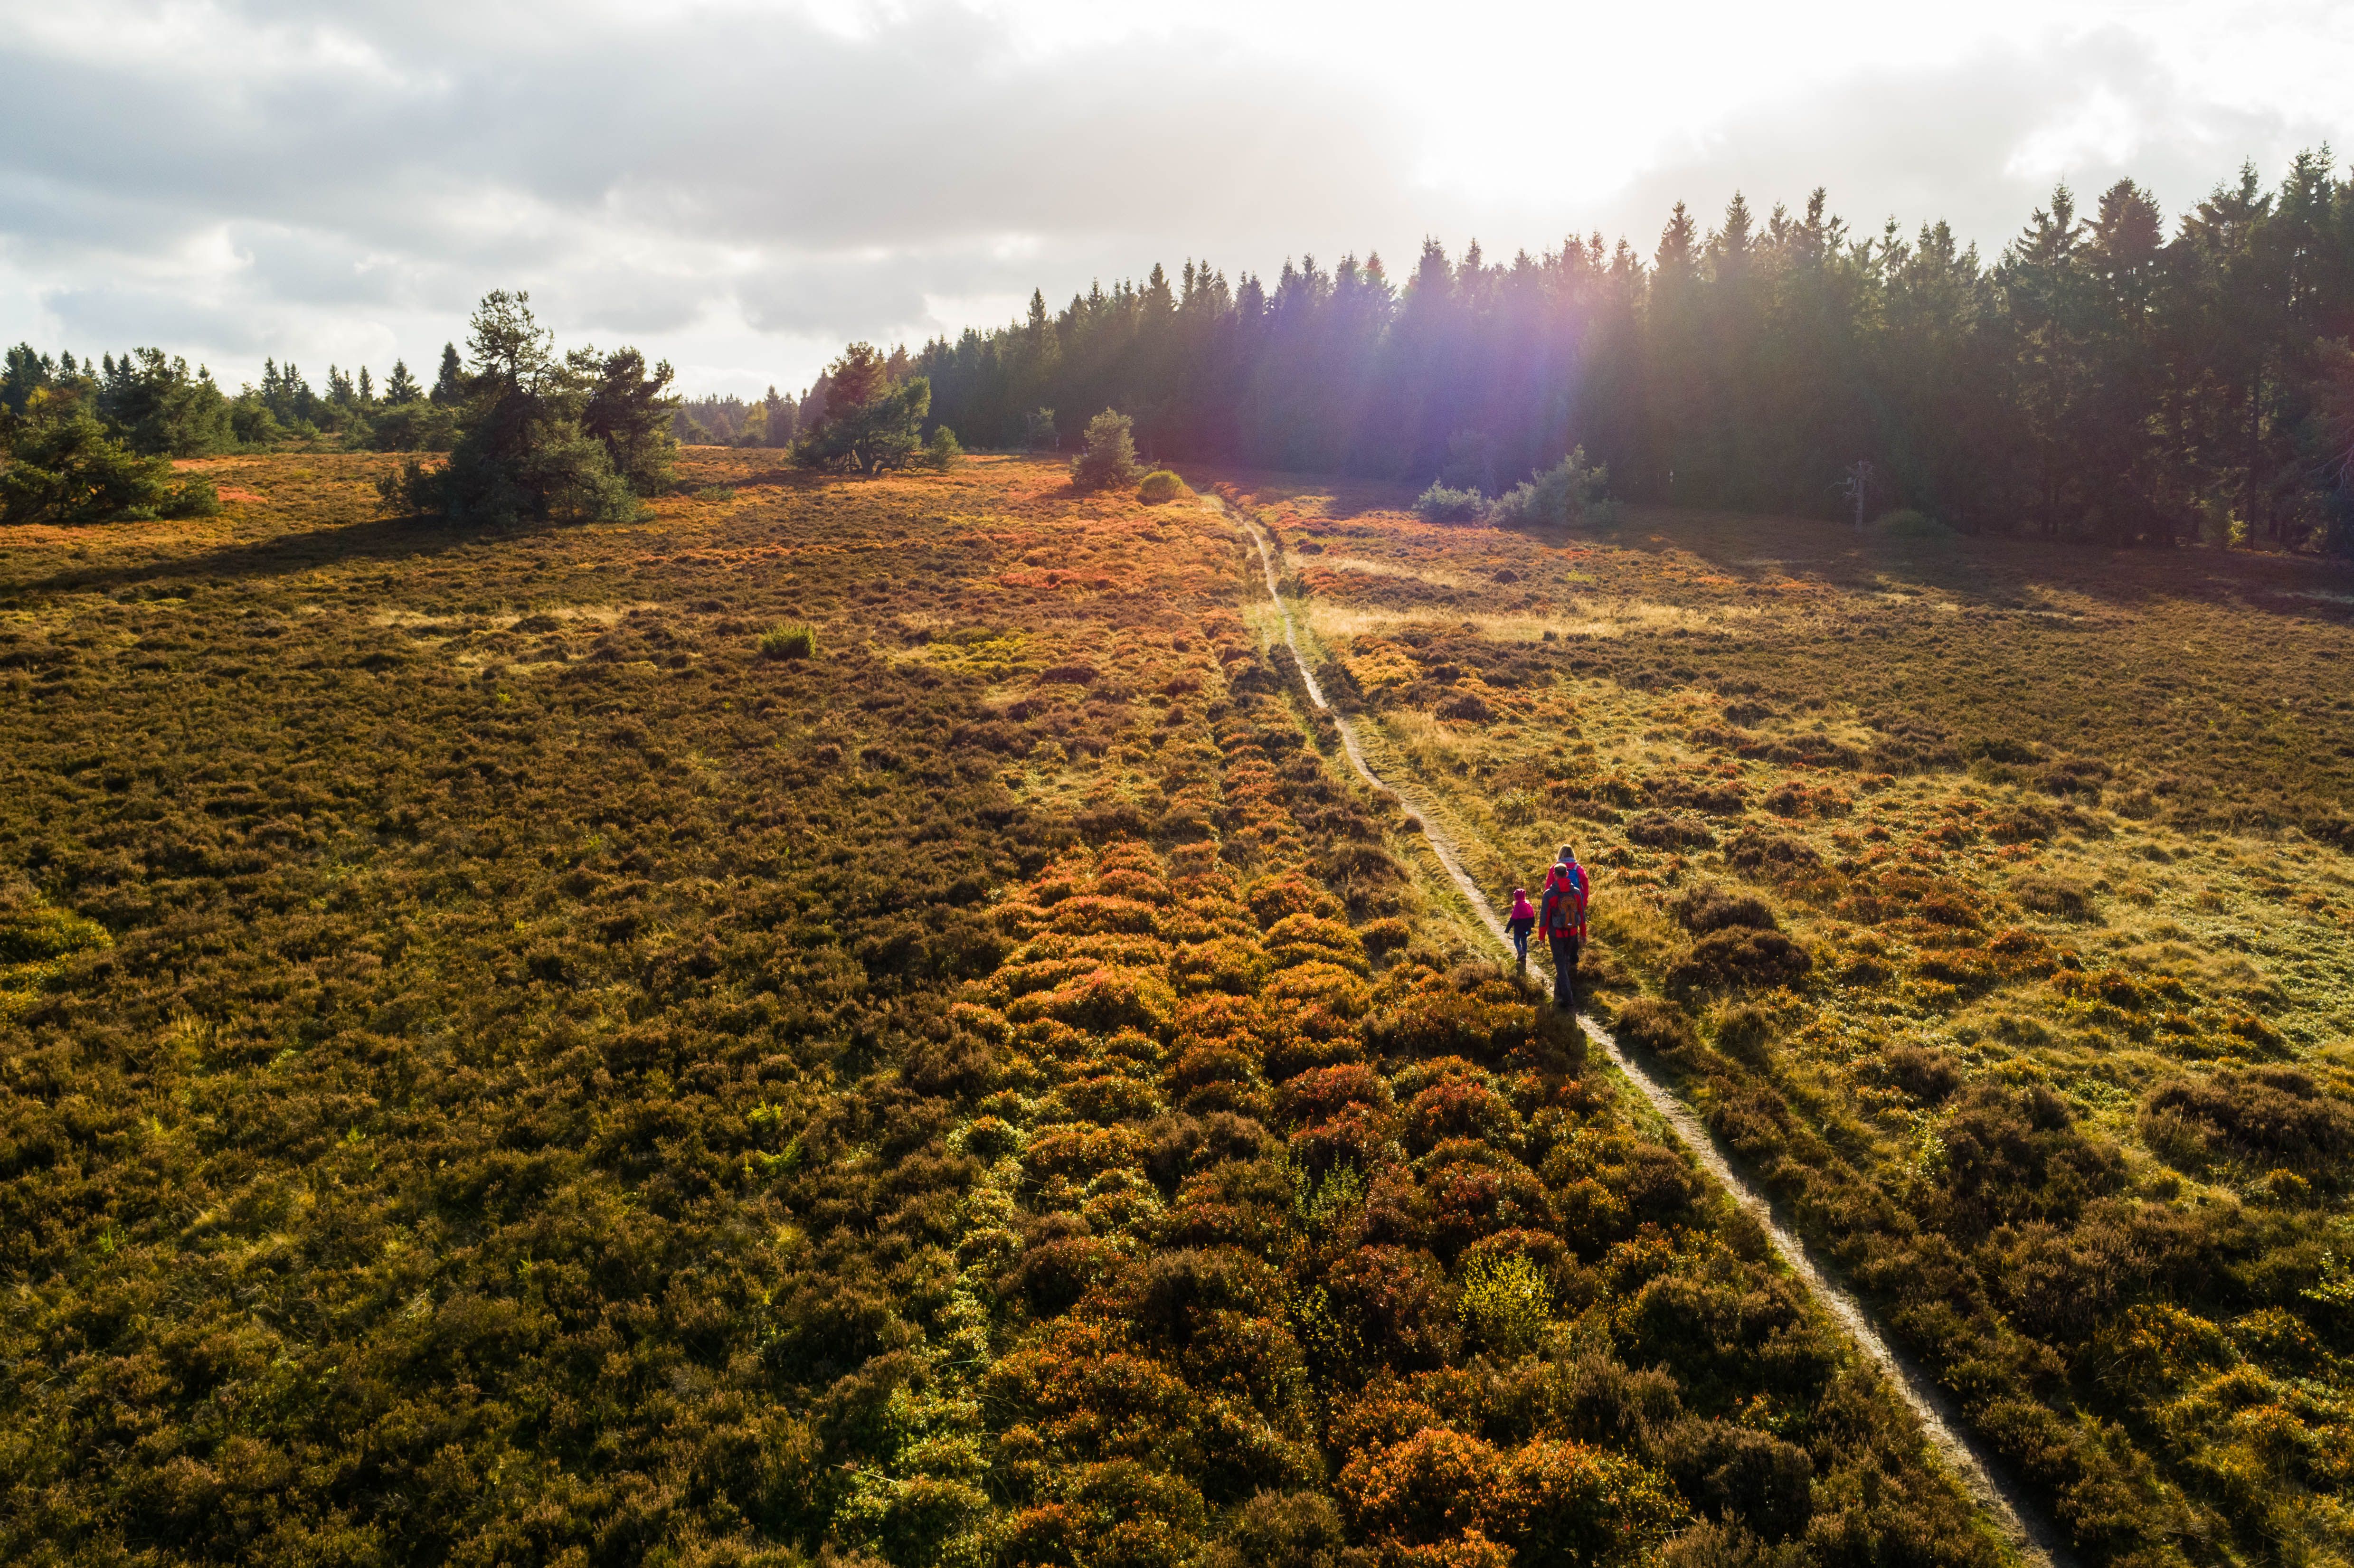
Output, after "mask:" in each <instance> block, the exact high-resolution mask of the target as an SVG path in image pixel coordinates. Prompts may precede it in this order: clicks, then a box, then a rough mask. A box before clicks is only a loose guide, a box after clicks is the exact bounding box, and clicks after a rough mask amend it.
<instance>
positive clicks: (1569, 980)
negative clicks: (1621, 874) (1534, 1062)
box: [1537, 844, 1593, 1017]
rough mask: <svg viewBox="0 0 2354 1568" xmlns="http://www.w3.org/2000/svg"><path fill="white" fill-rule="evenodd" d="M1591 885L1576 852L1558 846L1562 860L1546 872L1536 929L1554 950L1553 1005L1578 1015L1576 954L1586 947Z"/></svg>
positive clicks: (1566, 846) (1570, 848) (1566, 847)
mask: <svg viewBox="0 0 2354 1568" xmlns="http://www.w3.org/2000/svg"><path fill="white" fill-rule="evenodd" d="M1592 886H1593V883H1592V882H1591V881H1590V880H1589V879H1588V878H1587V876H1586V874H1585V867H1584V866H1582V865H1580V864H1578V863H1577V851H1576V850H1575V848H1573V847H1572V846H1570V845H1568V844H1564V845H1562V846H1561V858H1560V859H1559V860H1557V861H1555V862H1554V863H1553V869H1552V870H1551V871H1548V872H1546V873H1545V880H1544V897H1543V901H1542V902H1541V903H1540V904H1539V905H1538V907H1537V929H1538V930H1539V931H1540V932H1542V933H1543V936H1544V939H1545V946H1546V947H1548V948H1552V949H1553V1005H1554V1006H1555V1007H1558V1008H1561V1009H1563V1010H1564V1012H1568V1013H1569V1014H1570V1015H1571V1016H1572V1017H1575V1016H1576V1013H1577V955H1578V953H1579V951H1580V950H1581V949H1583V948H1585V897H1586V894H1587V892H1588V891H1589V890H1590V889H1591V888H1592Z"/></svg>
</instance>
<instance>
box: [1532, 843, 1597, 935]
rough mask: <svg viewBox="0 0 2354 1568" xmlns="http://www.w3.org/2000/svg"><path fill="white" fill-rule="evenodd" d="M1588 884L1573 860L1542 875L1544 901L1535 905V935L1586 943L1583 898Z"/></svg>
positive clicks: (1578, 865)
mask: <svg viewBox="0 0 2354 1568" xmlns="http://www.w3.org/2000/svg"><path fill="white" fill-rule="evenodd" d="M1589 887H1590V883H1589V882H1588V881H1587V878H1586V875H1585V867H1584V866H1582V865H1580V864H1578V863H1576V862H1575V861H1574V860H1573V861H1567V862H1564V863H1560V864H1557V865H1555V866H1554V867H1553V869H1552V870H1551V871H1549V872H1547V873H1545V885H1544V900H1543V903H1541V904H1540V905H1539V906H1537V935H1538V936H1540V937H1543V938H1548V939H1550V938H1554V937H1568V938H1573V939H1575V940H1576V941H1580V942H1583V941H1584V940H1585V898H1586V894H1587V891H1588V889H1589Z"/></svg>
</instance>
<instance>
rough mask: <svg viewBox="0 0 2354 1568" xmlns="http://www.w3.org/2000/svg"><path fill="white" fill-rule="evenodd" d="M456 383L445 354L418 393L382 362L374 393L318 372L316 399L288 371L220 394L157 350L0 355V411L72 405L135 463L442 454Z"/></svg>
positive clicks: (456, 372) (270, 371)
mask: <svg viewBox="0 0 2354 1568" xmlns="http://www.w3.org/2000/svg"><path fill="white" fill-rule="evenodd" d="M465 384H466V372H465V368H464V366H463V364H462V363H461V360H460V359H459V356H458V349H457V345H456V344H443V345H442V349H441V364H440V372H439V374H438V375H437V376H436V377H435V379H434V381H433V384H432V385H431V386H430V387H426V386H424V385H423V384H421V383H419V381H418V379H417V378H416V377H415V376H413V375H411V374H410V372H409V369H408V365H407V364H406V363H405V362H404V361H401V360H398V359H396V360H395V361H393V365H392V370H391V372H390V373H389V374H388V375H387V376H385V378H384V381H383V382H382V384H381V385H379V384H378V383H377V382H376V379H375V377H374V376H372V375H370V373H369V372H368V370H367V368H366V366H360V367H358V368H356V369H355V370H350V371H346V370H344V369H342V368H340V367H338V366H333V365H330V366H327V383H326V390H325V391H323V392H322V391H320V390H318V389H317V388H315V387H313V386H312V385H311V382H310V378H309V377H308V376H304V375H303V374H302V369H301V368H300V367H299V366H296V365H295V364H294V363H293V362H292V360H289V361H288V362H287V363H286V364H284V365H282V366H281V365H280V364H279V363H278V362H277V361H276V360H275V359H269V360H264V361H263V362H262V368H261V384H260V386H258V387H256V386H251V385H248V386H245V387H240V388H239V390H238V391H237V393H236V394H235V395H234V396H231V395H229V394H228V393H225V392H223V391H222V390H221V388H220V387H219V384H218V383H217V382H215V381H214V380H213V376H212V372H211V371H210V370H208V369H207V368H206V367H205V366H201V365H199V366H196V368H195V369H194V370H191V369H189V367H188V362H187V360H186V358H184V357H181V356H178V355H166V354H165V353H164V351H163V350H162V349H160V348H134V349H132V350H131V351H130V352H128V353H126V354H124V355H122V357H121V358H119V359H118V358H117V357H115V356H114V355H111V354H108V355H101V356H100V357H99V358H97V359H94V360H91V359H80V360H78V359H76V358H75V357H74V355H72V354H70V353H66V354H59V355H48V354H43V353H41V352H40V351H38V350H37V349H36V348H34V347H33V345H32V344H25V343H20V344H17V345H16V347H14V348H12V349H9V350H8V351H7V355H6V357H5V363H0V406H5V408H6V409H7V410H8V412H9V413H10V414H12V415H17V416H22V415H24V414H25V413H26V412H27V409H28V408H30V406H31V404H32V402H33V398H34V396H35V394H37V393H41V392H47V393H48V394H49V395H50V397H51V398H52V399H54V400H67V401H72V402H75V403H78V404H80V406H81V407H82V408H84V409H85V410H86V411H88V412H89V413H90V414H91V415H92V416H93V417H95V418H97V419H98V420H99V421H100V422H101V424H102V425H103V426H104V427H105V428H106V430H107V433H108V435H109V437H110V438H111V439H112V440H116V441H118V442H120V443H121V444H122V445H123V446H124V447H126V448H128V449H129V450H131V451H133V452H135V453H137V454H139V455H141V456H144V457H167V458H193V457H214V456H217V455H219V454H221V453H224V452H236V451H252V450H266V449H268V448H271V447H276V446H281V445H284V444H286V443H289V442H301V443H306V444H308V443H317V442H326V443H329V444H331V445H334V446H340V447H348V448H359V449H364V450H377V451H419V450H429V451H430V450H448V448H449V446H450V444H451V440H453V439H454V437H455V422H454V421H455V418H456V415H455V409H456V408H457V406H458V405H459V404H460V403H461V401H463V399H464V397H465Z"/></svg>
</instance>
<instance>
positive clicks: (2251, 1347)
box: [1224, 476, 2354, 1563]
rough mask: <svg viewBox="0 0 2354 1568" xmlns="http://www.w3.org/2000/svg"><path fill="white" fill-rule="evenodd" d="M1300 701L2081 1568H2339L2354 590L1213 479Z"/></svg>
mask: <svg viewBox="0 0 2354 1568" xmlns="http://www.w3.org/2000/svg"><path fill="white" fill-rule="evenodd" d="M1224 488H1225V493H1227V494H1228V495H1229V496H1231V497H1232V498H1233V499H1234V500H1235V503H1237V504H1238V505H1240V506H1242V507H1245V508H1246V509H1248V510H1249V511H1250V512H1251V514H1253V515H1255V516H1257V518H1258V519H1259V520H1260V521H1261V522H1262V523H1264V524H1267V525H1268V526H1269V527H1271V528H1272V529H1273V530H1274V531H1275V533H1276V535H1277V536H1278V539H1279V541H1280V544H1281V546H1282V548H1283V551H1284V555H1283V559H1282V563H1281V566H1282V570H1283V571H1284V573H1285V589H1286V592H1287V595H1288V596H1289V597H1291V598H1292V599H1294V600H1295V609H1296V613H1297V615H1298V618H1299V620H1300V621H1301V623H1302V625H1303V627H1304V628H1305V629H1306V630H1308V631H1310V633H1312V637H1313V640H1314V648H1313V650H1312V652H1311V654H1310V659H1311V662H1316V663H1318V664H1319V665H1320V669H1321V673H1322V676H1323V680H1324V683H1325V685H1326V689H1327V690H1328V692H1331V693H1333V694H1336V700H1337V701H1338V702H1339V704H1340V705H1342V706H1344V707H1345V708H1348V709H1350V710H1352V711H1353V712H1354V713H1356V714H1357V715H1358V722H1359V725H1360V726H1361V730H1362V733H1363V736H1364V737H1365V739H1366V740H1367V742H1368V749H1369V751H1370V752H1371V753H1373V757H1374V762H1375V766H1376V767H1377V768H1384V770H1385V776H1387V777H1391V778H1393V779H1397V780H1399V781H1400V782H1401V783H1402V785H1403V786H1404V787H1405V789H1407V791H1408V794H1409V796H1410V798H1411V799H1412V800H1413V803H1414V806H1415V809H1416V810H1418V811H1420V812H1422V813H1423V814H1424V815H1426V817H1429V818H1430V819H1431V820H1432V821H1434V823H1436V824H1437V825H1439V826H1441V827H1443V828H1445V829H1446V830H1447V831H1449V832H1452V833H1453V834H1454V835H1455V836H1456V837H1457V839H1458V841H1459V842H1461V843H1462V845H1463V846H1464V849H1465V852H1466V859H1467V864H1469V866H1470V867H1472V868H1473V869H1474V871H1475V873H1476V874H1478V875H1479V876H1480V877H1481V878H1482V880H1483V881H1484V882H1485V883H1486V884H1487V885H1490V887H1492V888H1496V889H1499V890H1508V889H1509V888H1510V887H1511V885H1514V884H1515V883H1516V882H1517V883H1522V884H1527V885H1534V884H1535V881H1536V879H1537V878H1538V877H1540V876H1541V875H1542V874H1543V866H1544V864H1545V863H1546V861H1547V860H1548V859H1549V858H1550V855H1551V852H1552V850H1553V846H1554V845H1556V844H1558V843H1560V842H1564V841H1571V842H1575V843H1576V844H1577V845H1578V846H1579V847H1580V850H1581V853H1582V854H1583V855H1584V857H1585V860H1586V861H1587V862H1588V863H1589V864H1591V865H1593V866H1594V867H1595V868H1596V874H1597V894H1596V935H1597V939H1596V944H1595V948H1594V950H1593V951H1592V952H1591V953H1590V954H1589V955H1588V958H1587V960H1586V962H1587V964H1588V965H1589V966H1591V969H1592V972H1591V973H1590V974H1589V975H1588V976H1587V979H1588V980H1589V982H1590V983H1591V984H1592V985H1593V986H1595V987H1596V988H1598V989H1599V993H1600V994H1601V996H1602V997H1603V998H1604V1001H1605V1004H1606V1011H1608V1012H1611V1013H1613V1014H1614V1015H1615V1017H1616V1018H1617V1024H1618V1029H1619V1033H1620V1036H1621V1039H1622V1041H1624V1042H1626V1043H1628V1044H1632V1045H1635V1046H1637V1047H1638V1048H1641V1049H1643V1050H1646V1051H1648V1052H1649V1053H1651V1054H1653V1056H1654V1057H1655V1059H1657V1060H1658V1061H1659V1062H1660V1063H1661V1064H1662V1065H1664V1066H1665V1068H1666V1069H1667V1070H1668V1071H1669V1072H1670V1075H1671V1076H1672V1077H1673V1078H1674V1079H1675V1080H1676V1081H1677V1082H1678V1083H1679V1084H1680V1086H1681V1088H1682V1090H1683V1091H1684V1092H1685V1093H1686V1094H1688V1095H1689V1096H1690V1097H1691V1099H1692V1100H1693V1101H1694V1102H1695V1104H1696V1105H1697V1106H1699V1107H1701V1108H1702V1110H1703V1111H1704V1113H1705V1115H1706V1116H1707V1118H1708V1120H1709V1121H1710V1123H1711V1125H1712V1127H1713V1128H1715V1129H1716V1130H1717V1132H1718V1133H1719V1134H1720V1136H1721V1137H1723V1139H1725V1140H1726V1141H1727V1142H1728V1143H1730V1144H1731V1145H1732V1146H1733V1147H1734V1149H1736V1150H1738V1151H1739V1152H1740V1153H1741V1155H1742V1156H1743V1157H1744V1159H1745V1160H1746V1161H1747V1163H1748V1164H1749V1165H1750V1167H1751V1168H1752V1170H1753V1171H1755V1173H1756V1174H1757V1175H1758V1176H1759V1177H1760V1178H1761V1179H1762V1180H1763V1181H1765V1183H1766V1185H1767V1186H1768V1187H1769V1188H1770V1189H1771V1190H1772V1191H1774V1192H1776V1193H1777V1194H1778V1195H1779V1196H1780V1198H1781V1199H1782V1200H1783V1201H1784V1202H1786V1203H1787V1205H1788V1207H1789V1208H1790V1210H1791V1212H1792V1213H1793V1214H1794V1215H1795V1216H1796V1218H1797V1222H1798V1224H1800V1226H1801V1228H1802V1229H1803V1230H1804V1231H1805V1232H1806V1233H1807V1234H1808V1235H1809V1237H1810V1238H1811V1239H1812V1240H1813V1241H1815V1242H1816V1243H1818V1244H1819V1245H1820V1246H1821V1247H1822V1248H1823V1249H1824V1250H1825V1251H1826V1252H1827V1253H1828V1254H1829V1255H1830V1256H1831V1257H1833V1258H1835V1259H1836V1260H1838V1262H1839V1264H1840V1266H1841V1267H1842V1268H1843V1270H1844V1271H1845V1272H1846V1273H1847V1275H1848V1276H1849V1277H1850V1279H1851V1280H1852V1282H1853V1283H1854V1284H1856V1285H1857V1286H1858V1287H1860V1288H1861V1290H1862V1291H1863V1293H1864V1294H1865V1295H1866V1296H1867V1298H1870V1299H1871V1300H1872V1302H1873V1304H1874V1305H1875V1307H1876V1308H1877V1309H1878V1310H1879V1311H1880V1312H1881V1313H1882V1315H1883V1317H1884V1318H1885V1319H1886V1320H1887V1321H1889V1322H1890V1323H1891V1324H1892V1325H1893V1327H1894V1328H1895V1330H1897V1332H1898V1335H1899V1337H1900V1338H1901V1339H1903V1340H1905V1341H1906V1342H1907V1343H1908V1344H1909V1345H1910V1347H1911V1348H1912V1349H1914V1351H1917V1352H1918V1353H1919V1354H1920V1355H1921V1356H1922V1357H1923V1358H1924V1359H1925V1361H1927V1363H1928V1364H1929V1365H1930V1366H1931V1367H1932V1368H1933V1369H1934V1370H1935V1373H1936V1375H1937V1376H1938V1377H1939V1378H1940V1379H1941V1380H1942V1381H1943V1382H1944V1383H1945V1384H1946V1386H1947V1387H1948V1388H1950V1389H1951V1390H1952V1391H1953V1392H1954V1393H1956V1395H1957V1396H1958V1397H1959V1399H1960V1401H1961V1402H1962V1404H1963V1405H1964V1407H1965V1408H1966V1409H1967V1412H1968V1414H1969V1417H1970V1419H1971V1421H1972V1422H1973V1423H1974V1424H1975V1425H1977V1426H1978V1428H1979V1430H1980V1431H1981V1432H1983V1433H1984V1434H1986V1435H1987V1436H1988V1437H1989V1438H1990V1439H1991V1440H1992V1442H1993V1443H1994V1445H1995V1446H1996V1447H1997V1448H1998V1450H1999V1452H2000V1453H2001V1454H2002V1455H2003V1456H2004V1457H2005V1459H2006V1461H2007V1462H2008V1463H2009V1466H2010V1467H2012V1468H2013V1470H2014V1471H2015V1472H2016V1473H2017V1474H2018V1475H2020V1477H2022V1478H2024V1479H2025V1481H2026V1482H2027V1484H2028V1485H2029V1486H2030V1488H2031V1489H2032V1490H2033V1491H2034V1492H2036V1493H2037V1494H2039V1495H2040V1496H2041V1497H2042V1498H2043V1499H2045V1501H2046V1504H2047V1506H2048V1507H2049V1508H2050V1510H2051V1511H2052V1515H2053V1516H2054V1518H2055V1519H2057V1520H2059V1521H2060V1522H2061V1524H2062V1527H2063V1528H2064V1529H2065V1530H2066V1531H2068V1532H2069V1533H2070V1534H2071V1535H2073V1538H2074V1540H2075V1542H2076V1544H2077V1547H2078V1549H2079V1550H2080V1552H2083V1553H2084V1556H2085V1557H2086V1558H2087V1559H2089V1560H2093V1561H2110V1562H2134V1563H2180V1562H2191V1563H2347V1562H2349V1561H2354V1508H2350V1507H2349V1500H2348V1499H2349V1497H2354V1203H2349V1197H2354V1192H2350V1191H2349V1189H2354V1176H2349V1170H2350V1169H2354V1165H2349V1161H2354V858H2349V853H2354V826H2349V817H2348V813H2349V810H2354V630H2349V620H2354V576H2349V574H2348V573H2346V572H2344V571H2343V570H2332V569H2329V568H2324V567H2316V566H2315V565H2314V564H2312V563H2310V562H2305V561H2298V562H2291V561H2287V560H2283V559H2279V558H2270V559H2267V558H2262V557H2252V556H2239V555H2233V556H2225V555H2221V554H2219V553H2216V552H2212V551H2197V552H2183V553H2169V552H2133V553H2124V552H2110V551H2094V550H2083V551H2060V552H2053V551H2052V550H2050V549H2049V548H2045V547H2040V546H2039V547H2031V546H2024V545H2013V544H2008V543H2005V542H2001V541H1993V540H1962V539H1958V538H1955V537H1953V536H1951V535H1937V534H1935V533H1928V534H1927V535H1926V536H1912V537H1903V536H1898V537H1891V536H1886V535H1882V534H1879V533H1876V532H1875V533H1871V534H1867V535H1857V534H1856V533H1855V532H1854V531H1853V530H1851V529H1848V528H1842V527H1840V526H1837V525H1834V524H1821V523H1813V522H1806V521H1798V520H1790V519H1761V518H1754V517H1752V518H1743V517H1732V516H1726V515H1720V514H1693V513H1676V512H1668V511H1658V510H1645V509H1637V510H1634V511H1632V512H1630V513H1628V514H1627V515H1626V516H1625V517H1624V518H1623V520H1621V521H1620V522H1619V523H1617V524H1614V525H1612V526H1610V527H1607V528H1604V529H1600V530H1595V531H1579V532H1576V533H1568V532H1564V531H1560V530H1543V531H1534V532H1512V531H1501V530H1497V529H1492V528H1488V527H1482V526H1470V527H1450V526H1433V525H1429V524H1424V523H1422V522H1420V521H1418V520H1416V518H1415V517H1414V516H1413V515H1412V514H1410V513H1408V512H1406V511H1405V510H1404V505H1405V502H1404V498H1403V497H1402V496H1400V495H1399V494H1397V493H1394V492H1393V491H1390V490H1386V489H1382V488H1377V487H1366V488H1363V489H1355V488H1352V487H1349V486H1346V485H1341V486H1337V487H1336V486H1334V485H1332V484H1331V483H1328V482H1324V483H1314V484H1302V483H1299V482H1283V481H1279V480H1275V479H1256V480H1255V479H1252V478H1249V477H1247V476H1244V477H1241V478H1239V479H1238V480H1237V482H1235V483H1232V484H1229V485H1227V486H1225V487H1224Z"/></svg>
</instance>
